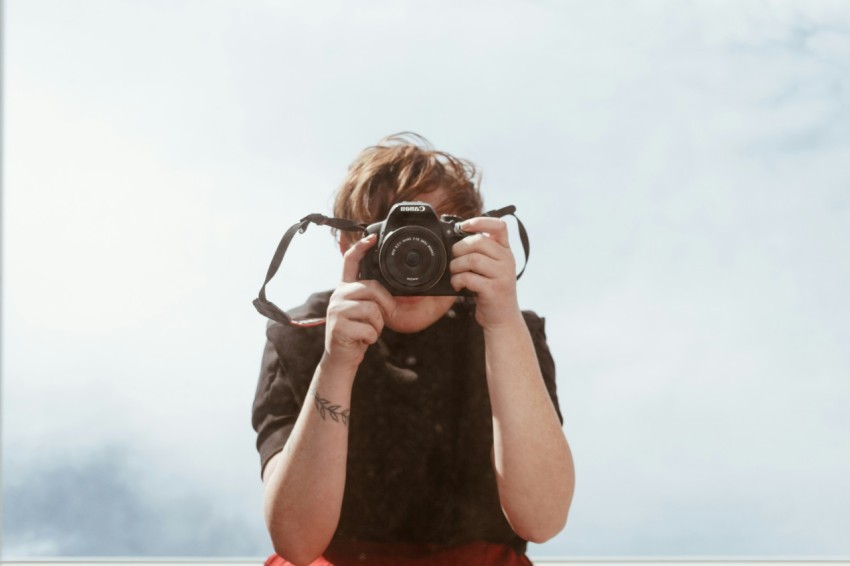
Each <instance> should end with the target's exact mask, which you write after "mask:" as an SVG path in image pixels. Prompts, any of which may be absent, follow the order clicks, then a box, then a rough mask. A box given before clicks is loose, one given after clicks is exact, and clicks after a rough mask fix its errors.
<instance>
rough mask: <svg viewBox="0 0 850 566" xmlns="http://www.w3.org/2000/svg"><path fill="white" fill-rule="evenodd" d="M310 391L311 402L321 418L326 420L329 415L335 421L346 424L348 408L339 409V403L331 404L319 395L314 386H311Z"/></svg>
mask: <svg viewBox="0 0 850 566" xmlns="http://www.w3.org/2000/svg"><path fill="white" fill-rule="evenodd" d="M311 393H312V394H313V403H314V404H315V405H316V410H317V411H319V415H320V416H321V417H322V420H328V417H330V418H331V419H333V420H334V421H335V422H338V423H342V424H344V425H346V426H348V414H349V411H350V409H344V410H340V409H342V407H340V406H339V405H332V404H331V402H330V401H328V400H327V399H325V398H323V397H321V396H320V395H319V390H318V389H317V388H316V387H313V389H312V390H311Z"/></svg>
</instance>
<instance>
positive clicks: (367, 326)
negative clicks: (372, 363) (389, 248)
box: [323, 235, 396, 375]
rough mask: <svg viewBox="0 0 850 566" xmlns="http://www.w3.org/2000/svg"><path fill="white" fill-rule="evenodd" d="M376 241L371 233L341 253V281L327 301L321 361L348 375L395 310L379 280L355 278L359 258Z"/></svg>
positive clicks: (354, 370) (390, 296) (358, 270)
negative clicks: (322, 357)
mask: <svg viewBox="0 0 850 566" xmlns="http://www.w3.org/2000/svg"><path fill="white" fill-rule="evenodd" d="M376 241H377V237H376V236H375V235H371V236H368V237H366V238H363V239H362V240H360V241H358V242H356V243H354V244H353V245H352V246H351V247H350V248H348V251H346V252H345V255H344V256H343V267H342V282H341V283H340V284H339V286H337V288H336V290H335V291H334V292H333V294H332V295H331V299H330V303H329V304H328V312H327V319H326V327H325V354H324V360H323V361H324V363H329V364H331V365H332V366H334V367H336V368H339V369H342V370H344V371H347V372H350V373H351V374H352V375H354V373H356V371H357V367H358V366H359V365H360V362H362V361H363V356H364V355H365V353H366V349H367V348H368V347H369V345H370V344H374V343H375V342H377V340H378V337H379V336H380V335H381V331H382V330H383V328H384V323H385V321H387V320H390V319H392V317H393V316H394V315H395V311H396V302H395V299H394V298H393V296H392V295H390V293H389V291H387V290H386V289H385V288H384V287H383V286H382V285H381V284H380V283H378V282H377V281H374V280H362V281H361V280H358V279H357V275H358V273H359V272H360V260H362V259H363V257H364V256H365V255H366V252H367V251H368V250H369V248H371V247H372V246H374V245H375V242H376Z"/></svg>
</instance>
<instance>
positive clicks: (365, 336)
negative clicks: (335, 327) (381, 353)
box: [338, 320, 381, 344]
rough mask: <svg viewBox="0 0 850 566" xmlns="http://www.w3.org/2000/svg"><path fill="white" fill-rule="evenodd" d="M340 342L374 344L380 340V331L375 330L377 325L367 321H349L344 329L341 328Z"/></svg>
mask: <svg viewBox="0 0 850 566" xmlns="http://www.w3.org/2000/svg"><path fill="white" fill-rule="evenodd" d="M341 330H342V331H341V332H340V336H339V337H338V340H339V342H343V343H344V342H361V343H363V344H374V343H375V342H377V341H378V337H379V336H380V335H381V333H380V332H378V331H377V330H375V327H374V326H372V325H371V324H368V323H366V322H360V321H357V320H352V321H349V323H348V324H346V325H345V328H344V329H341Z"/></svg>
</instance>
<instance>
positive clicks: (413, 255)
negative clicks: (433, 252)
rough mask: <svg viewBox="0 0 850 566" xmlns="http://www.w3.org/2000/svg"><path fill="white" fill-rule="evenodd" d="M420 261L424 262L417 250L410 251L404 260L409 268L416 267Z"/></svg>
mask: <svg viewBox="0 0 850 566" xmlns="http://www.w3.org/2000/svg"><path fill="white" fill-rule="evenodd" d="M420 261H422V256H421V255H420V254H419V252H417V251H416V250H410V251H409V252H407V257H405V258H404V263H406V264H407V267H416V266H417V265H419V262H420Z"/></svg>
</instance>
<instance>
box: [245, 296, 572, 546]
mask: <svg viewBox="0 0 850 566" xmlns="http://www.w3.org/2000/svg"><path fill="white" fill-rule="evenodd" d="M329 299H330V292H324V293H317V294H315V295H312V296H311V297H310V298H309V300H308V301H307V303H306V304H304V305H302V306H301V307H299V308H297V309H294V310H293V311H291V312H290V316H292V317H293V318H295V319H305V318H314V317H323V316H325V313H326V311H327V306H328V301H329ZM523 316H524V318H525V321H526V324H527V325H528V328H529V331H530V333H531V337H532V340H533V342H534V347H535V349H536V351H537V359H538V362H539V363H540V368H541V371H542V374H543V379H544V381H545V384H546V388H547V389H548V391H549V395H550V397H551V398H552V403H553V404H554V406H555V408H556V410H558V417H559V418H561V413H560V409H559V407H558V399H557V394H556V391H555V364H554V362H553V360H552V356H551V355H550V353H549V348H548V347H547V345H546V336H545V332H544V323H543V319H542V318H540V317H538V316H537V315H535V314H534V313H532V312H529V311H524V312H523ZM266 334H267V337H268V341H267V343H266V347H265V351H264V353H263V363H262V369H261V372H260V380H259V384H258V386H257V393H256V397H255V400H254V407H253V415H252V422H253V425H254V429H255V430H256V431H257V449H258V450H259V452H260V460H261V466H262V467H263V468H264V467H265V465H266V463H267V462H268V460H269V459H270V458H271V457H272V456H273V455H274V454H275V453H277V452H279V451H280V450H282V449H283V445H284V444H285V443H286V440H287V439H288V438H289V434H290V433H291V431H292V427H293V425H294V424H295V420H296V418H297V417H298V413H299V412H300V410H301V406H302V404H303V403H304V401H305V399H306V397H307V392H308V389H309V385H310V381H311V380H312V377H313V373H314V371H315V368H316V366H317V365H318V362H319V360H320V358H321V356H322V353H323V351H324V334H325V326H324V325H320V326H316V327H312V328H297V327H292V326H284V325H282V324H278V323H275V322H272V323H270V324H269V326H268V329H267V332H266ZM561 420H562V422H563V419H561ZM348 423H349V448H348V462H347V469H346V483H345V492H344V495H343V502H342V512H341V517H340V521H339V525H338V527H337V531H336V533H335V535H334V540H338V539H347V540H368V541H376V542H396V543H423V544H424V543H434V544H441V545H450V544H461V543H464V542H470V541H473V540H483V541H487V542H500V543H506V544H509V545H511V546H512V547H513V548H515V549H516V550H517V551H518V552H525V547H526V542H525V541H524V540H523V539H521V538H519V537H518V536H517V535H516V534H515V533H514V532H513V530H511V528H510V525H509V524H508V522H507V520H506V519H505V516H504V514H503V513H502V510H501V506H500V504H499V496H498V491H497V488H496V478H495V474H494V471H493V466H492V462H491V457H490V451H491V447H492V445H493V425H492V413H491V408H490V398H489V395H488V391H487V377H486V373H485V367H484V336H483V332H482V329H481V327H480V326H479V325H478V324H477V323H476V322H475V306H474V302H473V301H472V300H470V299H461V298H459V299H458V301H457V302H456V303H455V305H454V306H453V307H452V309H451V310H449V312H448V313H447V314H446V315H445V316H443V317H442V318H441V319H439V320H438V321H437V322H435V323H434V324H432V325H431V326H430V327H428V328H426V329H425V330H422V331H421V332H416V333H412V334H401V333H398V332H394V331H392V330H390V329H387V328H385V329H384V331H383V333H382V334H381V338H380V340H379V341H378V342H377V343H376V344H373V345H372V346H370V347H369V348H368V349H367V351H366V355H365V357H364V359H363V362H362V363H361V364H360V368H359V370H358V372H357V376H356V378H355V380H354V387H353V390H352V394H351V408H350V419H349V421H348ZM331 546H333V543H331Z"/></svg>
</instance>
